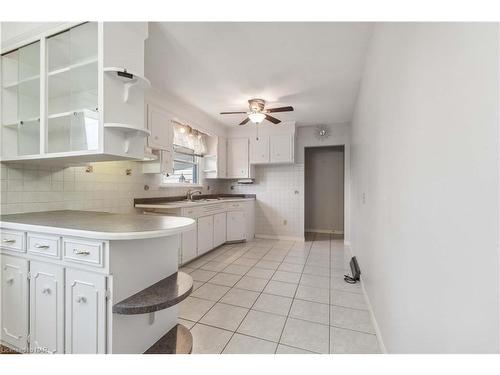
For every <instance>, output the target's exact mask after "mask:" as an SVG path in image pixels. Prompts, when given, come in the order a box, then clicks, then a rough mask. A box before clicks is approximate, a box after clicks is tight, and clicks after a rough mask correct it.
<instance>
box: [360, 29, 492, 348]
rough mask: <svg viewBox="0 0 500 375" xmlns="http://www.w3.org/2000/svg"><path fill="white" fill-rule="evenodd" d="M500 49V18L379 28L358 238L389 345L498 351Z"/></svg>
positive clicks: (370, 60)
mask: <svg viewBox="0 0 500 375" xmlns="http://www.w3.org/2000/svg"><path fill="white" fill-rule="evenodd" d="M498 53H499V29H498V25H497V24H481V23H475V24H472V23H469V24H467V23H446V24H445V23H434V24H431V23H429V24H422V23H413V24H378V25H376V27H375V29H374V35H373V39H372V42H371V46H370V49H369V52H368V57H367V61H366V69H365V74H364V78H363V82H362V86H361V89H360V93H359V98H358V103H357V107H356V111H355V116H354V120H353V125H352V144H351V157H352V167H351V174H352V236H351V241H352V249H353V252H354V254H355V255H356V256H357V257H358V260H359V263H360V267H361V271H362V278H363V282H364V285H365V288H366V290H367V292H368V296H369V299H370V301H371V304H372V307H373V310H374V313H375V317H376V319H377V322H378V325H379V328H380V332H381V334H382V338H383V340H384V343H385V346H386V348H387V349H388V351H389V352H395V353H404V352H406V353H409V352H411V353H453V352H456V353H475V352H498V351H499V316H500V315H499V255H498V240H499V237H498V235H499V219H498V207H499V197H498V194H499V183H498V171H499V162H498V157H499V144H498V141H499V131H498V126H499V120H498V116H499V87H498V83H499V73H498V68H499V57H498ZM363 197H365V198H363Z"/></svg>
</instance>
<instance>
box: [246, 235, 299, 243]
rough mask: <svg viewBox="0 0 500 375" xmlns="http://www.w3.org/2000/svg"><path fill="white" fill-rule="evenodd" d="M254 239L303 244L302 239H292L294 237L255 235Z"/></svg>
mask: <svg viewBox="0 0 500 375" xmlns="http://www.w3.org/2000/svg"><path fill="white" fill-rule="evenodd" d="M255 238H262V239H265V240H280V241H297V242H305V238H304V237H294V236H280V235H274V234H255Z"/></svg>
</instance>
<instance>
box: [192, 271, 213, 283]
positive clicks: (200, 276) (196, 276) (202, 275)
mask: <svg viewBox="0 0 500 375" xmlns="http://www.w3.org/2000/svg"><path fill="white" fill-rule="evenodd" d="M216 273H217V272H214V271H205V270H202V269H197V270H195V271H193V272H191V273H190V275H191V277H192V278H193V280H196V281H208V280H210V279H211V278H212V277H214V276H215V274H216Z"/></svg>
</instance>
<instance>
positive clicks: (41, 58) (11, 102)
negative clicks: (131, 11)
mask: <svg viewBox="0 0 500 375" xmlns="http://www.w3.org/2000/svg"><path fill="white" fill-rule="evenodd" d="M146 38H147V23H127V22H109V23H107V22H106V23H98V22H86V23H83V24H77V25H74V26H73V27H71V28H66V29H62V30H57V32H54V31H53V32H52V33H51V34H48V33H47V34H43V35H40V36H39V38H38V39H37V40H35V41H31V43H29V44H26V45H25V46H22V47H20V48H17V49H14V50H11V51H2V58H1V63H2V66H1V71H2V83H1V86H2V90H1V95H2V96H1V103H2V118H1V133H2V143H1V147H2V149H1V157H2V161H37V160H38V161H45V162H47V163H56V164H66V163H67V164H71V163H75V162H88V161H102V160H120V159H142V158H143V156H144V138H145V137H146V136H147V135H148V134H149V131H148V130H147V129H145V124H144V89H145V88H147V87H148V86H149V81H148V80H147V79H146V78H145V77H144V40H145V39H146ZM123 41H126V42H125V43H124V42H123Z"/></svg>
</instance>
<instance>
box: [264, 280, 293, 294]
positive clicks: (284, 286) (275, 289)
mask: <svg viewBox="0 0 500 375" xmlns="http://www.w3.org/2000/svg"><path fill="white" fill-rule="evenodd" d="M296 289H297V284H290V283H284V282H281V281H275V280H271V281H269V283H268V284H267V285H266V287H265V288H264V293H267V294H274V295H276V296H283V297H293V296H294V295H295V290H296Z"/></svg>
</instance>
